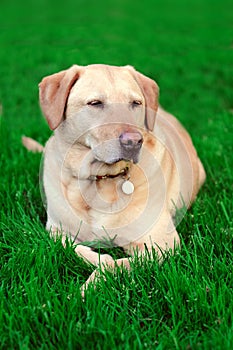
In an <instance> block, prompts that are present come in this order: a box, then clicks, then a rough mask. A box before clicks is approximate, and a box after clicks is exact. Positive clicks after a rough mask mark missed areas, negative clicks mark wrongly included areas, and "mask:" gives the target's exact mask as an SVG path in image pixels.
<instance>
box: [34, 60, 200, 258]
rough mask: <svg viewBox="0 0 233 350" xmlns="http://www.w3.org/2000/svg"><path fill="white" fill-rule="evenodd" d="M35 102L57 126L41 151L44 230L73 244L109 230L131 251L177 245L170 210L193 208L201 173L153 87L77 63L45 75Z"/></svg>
mask: <svg viewBox="0 0 233 350" xmlns="http://www.w3.org/2000/svg"><path fill="white" fill-rule="evenodd" d="M40 103H41V108H42V111H43V113H44V114H45V116H46V118H47V120H48V123H49V125H50V127H51V129H54V130H55V131H54V135H53V136H52V137H51V138H50V140H49V141H48V143H47V145H46V148H45V157H44V174H43V181H44V189H45V195H46V200H47V213H48V221H47V229H48V230H52V232H55V233H57V231H60V232H62V234H63V236H64V237H65V236H66V235H70V236H71V237H72V238H73V239H75V240H76V242H77V243H80V242H83V241H93V240H97V239H99V240H101V239H102V238H103V237H104V236H106V235H107V236H108V237H110V239H112V240H113V238H114V243H115V244H116V245H120V246H122V247H123V248H124V249H125V250H127V251H128V252H130V253H132V252H133V250H134V248H137V250H138V251H140V252H143V251H144V249H145V244H146V246H147V249H148V250H149V251H150V250H151V248H152V247H154V248H155V249H157V250H158V252H161V251H163V250H166V249H172V250H173V248H174V245H175V243H176V244H179V236H178V234H177V231H176V229H175V226H174V224H173V221H172V217H173V216H174V214H175V209H177V208H181V207H182V206H183V205H185V206H186V207H189V206H190V204H191V203H192V201H193V200H194V199H195V197H196V195H197V193H198V190H199V188H200V187H201V185H202V184H203V182H204V180H205V172H204V169H203V166H202V164H201V162H200V160H199V158H198V156H197V154H196V151H195V149H194V146H193V144H192V141H191V139H190V137H189V135H188V133H187V132H186V131H185V130H184V128H183V127H182V126H181V124H180V123H179V122H178V121H177V120H176V119H175V118H174V117H173V116H172V115H170V114H168V113H167V112H165V111H164V110H162V109H161V108H160V107H159V105H158V87H157V85H156V83H155V82H154V81H153V80H151V79H149V78H147V77H145V76H143V75H142V74H140V73H138V72H136V71H135V70H134V69H133V68H132V67H130V66H126V67H113V66H105V65H90V66H87V67H80V66H73V67H71V68H70V69H68V70H66V71H62V72H60V73H57V74H54V75H52V76H49V77H46V78H44V79H43V81H42V82H41V84H40ZM129 177H130V179H129V181H130V184H129V181H128V183H127V185H128V186H131V187H130V190H129V191H128V192H130V193H128V192H127V191H124V189H123V187H122V186H123V184H124V182H125V181H126V180H127V179H128V178H129ZM132 185H133V186H132ZM76 251H77V253H78V254H80V255H82V256H84V257H85V258H86V259H87V260H89V261H91V262H92V263H94V264H98V263H99V261H102V262H106V263H107V262H108V264H109V263H110V264H113V260H112V258H111V257H110V256H109V255H103V256H101V257H100V258H99V256H98V254H97V253H95V252H93V251H92V250H91V249H90V248H88V247H84V246H81V245H77V248H76ZM122 262H123V263H124V264H126V265H127V264H128V262H127V260H126V259H123V260H120V261H119V262H117V263H122Z"/></svg>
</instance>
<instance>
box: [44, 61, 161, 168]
mask: <svg viewBox="0 0 233 350" xmlns="http://www.w3.org/2000/svg"><path fill="white" fill-rule="evenodd" d="M40 103H41V108H42V111H43V112H44V114H45V116H46V118H47V120H48V123H49V125H50V127H51V128H52V129H56V132H58V133H59V137H60V138H61V139H63V141H64V143H66V144H67V145H70V146H71V145H75V144H76V145H77V144H78V145H81V146H83V147H85V148H87V149H89V150H91V154H92V157H91V158H90V163H92V164H93V167H94V166H96V164H95V163H96V162H98V163H101V164H104V168H105V169H104V170H103V169H102V170H101V173H103V171H107V170H106V167H107V169H108V172H109V171H110V172H111V174H112V175H113V174H116V173H117V172H118V171H122V170H123V169H124V167H125V166H126V162H127V163H128V162H133V163H137V162H138V160H139V155H140V149H141V146H142V143H143V134H144V130H147V131H148V130H152V129H153V127H154V123H155V116H156V111H157V108H158V87H157V85H156V83H155V82H154V81H153V80H151V79H149V78H147V77H145V76H143V75H142V74H140V73H138V72H136V71H135V70H134V69H133V68H132V67H129V66H126V67H113V66H106V65H90V66H87V67H80V66H73V67H71V68H70V69H68V70H67V71H62V72H60V73H57V74H54V75H52V76H49V77H46V78H44V79H43V81H42V83H41V84H40ZM98 172H99V171H98ZM96 175H97V174H96ZM103 175H104V173H103Z"/></svg>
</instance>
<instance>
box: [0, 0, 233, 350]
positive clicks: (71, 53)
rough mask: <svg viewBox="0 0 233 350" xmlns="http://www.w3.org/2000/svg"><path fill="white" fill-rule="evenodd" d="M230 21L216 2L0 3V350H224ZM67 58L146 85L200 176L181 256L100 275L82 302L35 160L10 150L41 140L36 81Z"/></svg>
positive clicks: (228, 316)
mask: <svg viewBox="0 0 233 350" xmlns="http://www.w3.org/2000/svg"><path fill="white" fill-rule="evenodd" d="M232 23H233V3H232V1H230V0H222V1H217V0H212V1H210V0H196V1H195V0H190V1H185V0H177V1H175V0H174V1H173V2H172V1H169V2H168V1H165V0H157V1H155V0H154V1H152V0H145V1H143V2H135V3H133V1H129V0H127V1H123V0H118V1H115V2H114V1H113V0H110V1H108V2H107V1H100V2H99V3H98V2H94V1H92V0H91V1H89V2H88V3H87V2H86V1H84V0H67V1H66V2H59V1H58V0H57V1H55V0H53V1H51V0H50V1H48V0H47V1H46V0H38V1H37V2H34V3H33V2H29V1H16V0H11V1H10V0H9V1H6V0H2V1H1V4H0V106H1V107H0V114H1V174H2V175H1V184H0V186H1V203H2V209H1V236H0V264H1V271H0V348H1V349H159V350H161V349H164V350H167V349H187V350H189V349H190V350H191V349H214V350H216V349H223V350H227V349H229V350H231V349H233V249H232V248H233V219H232V213H233V200H232V197H233V196H232V190H233V174H232V169H233V148H232V143H233V141H232V140H233V137H232V126H233V122H232V120H233V89H232V87H233V35H232V34H233V32H232ZM74 63H77V64H80V65H86V64H90V63H108V64H114V65H125V64H130V65H133V66H134V67H135V68H136V69H137V70H139V71H141V72H143V73H144V74H146V75H148V76H150V77H151V78H153V79H155V80H156V81H157V83H158V84H159V86H160V94H161V97H160V102H161V104H162V105H163V106H164V107H165V108H166V109H167V110H168V111H170V112H172V113H173V114H175V115H176V116H177V117H178V118H179V120H181V121H182V123H183V124H184V125H185V127H186V128H187V129H188V130H189V132H190V134H191V136H192V138H193V141H194V144H195V146H196V148H197V150H198V153H199V155H200V158H201V159H202V161H203V164H204V166H205V168H206V172H207V180H206V183H205V185H204V187H203V188H202V190H201V192H200V194H199V196H198V198H197V201H196V202H195V204H194V205H193V207H192V209H191V210H190V211H189V212H188V213H187V214H186V216H185V218H184V220H183V221H182V222H181V223H180V224H179V227H178V231H179V233H180V235H181V240H182V250H181V251H180V252H177V254H176V255H175V256H171V257H170V258H166V259H165V260H164V262H163V263H162V264H161V265H158V264H157V263H156V262H155V261H151V260H150V259H148V258H145V259H144V260H141V259H139V258H135V261H134V262H133V264H132V270H131V272H127V271H120V270H119V271H116V273H115V274H114V275H113V274H111V273H106V276H105V280H103V279H102V280H101V281H100V282H99V283H98V285H97V288H96V290H94V289H93V288H92V286H90V288H89V289H88V291H87V293H86V298H85V301H82V299H81V296H80V291H79V287H80V285H81V284H82V283H83V282H84V281H85V279H86V278H87V277H88V275H89V274H90V273H91V271H93V267H92V266H90V265H87V264H86V263H85V262H84V261H83V260H82V259H80V258H78V257H77V256H76V255H75V253H74V249H73V247H72V246H71V245H69V246H68V247H67V248H66V249H64V248H63V246H62V244H61V242H60V241H59V240H58V241H56V242H54V241H53V240H51V239H50V238H49V235H48V233H47V232H46V230H45V228H44V224H45V221H46V213H45V210H44V207H43V204H42V200H41V196H40V189H39V177H38V174H39V167H40V161H41V155H40V154H32V153H29V152H27V151H26V150H25V149H24V148H23V147H22V145H21V136H22V135H23V134H26V135H28V136H31V137H33V138H35V139H36V140H38V141H39V142H41V143H45V141H46V140H47V138H48V137H49V136H50V134H51V131H50V130H49V128H48V126H47V124H46V122H45V121H44V119H43V117H42V115H41V112H40V108H39V105H38V83H39V82H40V80H41V79H42V77H43V76H45V75H48V74H52V73H55V72H58V71H59V70H61V69H65V68H68V67H69V66H70V65H72V64H74ZM113 253H114V252H113ZM116 253H117V252H116Z"/></svg>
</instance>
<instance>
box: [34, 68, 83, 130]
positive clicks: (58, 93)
mask: <svg viewBox="0 0 233 350" xmlns="http://www.w3.org/2000/svg"><path fill="white" fill-rule="evenodd" d="M80 72H81V67H80V66H77V65H74V66H72V67H70V68H69V69H67V70H64V71H61V72H59V73H56V74H52V75H49V76H48V77H45V78H44V79H43V80H42V81H41V83H40V84H39V97H40V106H41V109H42V112H43V114H44V116H45V118H46V119H47V122H48V124H49V127H50V128H51V129H52V130H54V129H56V128H57V127H58V126H59V124H60V123H61V122H62V119H63V115H64V111H65V107H66V102H67V98H68V96H69V93H70V90H71V88H72V86H73V85H74V83H75V82H76V81H77V79H78V78H79V75H80Z"/></svg>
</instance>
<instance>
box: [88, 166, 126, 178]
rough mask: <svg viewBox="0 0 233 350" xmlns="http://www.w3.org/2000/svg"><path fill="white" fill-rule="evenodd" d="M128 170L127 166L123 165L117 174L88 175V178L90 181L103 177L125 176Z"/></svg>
mask: <svg viewBox="0 0 233 350" xmlns="http://www.w3.org/2000/svg"><path fill="white" fill-rule="evenodd" d="M128 172H129V167H125V168H124V169H123V170H121V172H120V173H119V174H116V175H108V174H106V175H90V176H89V178H88V180H91V181H99V180H104V179H114V178H115V177H117V176H122V177H124V176H126V175H127V174H128Z"/></svg>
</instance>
